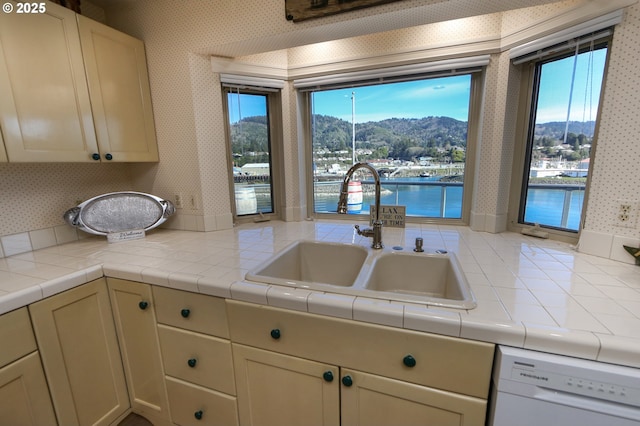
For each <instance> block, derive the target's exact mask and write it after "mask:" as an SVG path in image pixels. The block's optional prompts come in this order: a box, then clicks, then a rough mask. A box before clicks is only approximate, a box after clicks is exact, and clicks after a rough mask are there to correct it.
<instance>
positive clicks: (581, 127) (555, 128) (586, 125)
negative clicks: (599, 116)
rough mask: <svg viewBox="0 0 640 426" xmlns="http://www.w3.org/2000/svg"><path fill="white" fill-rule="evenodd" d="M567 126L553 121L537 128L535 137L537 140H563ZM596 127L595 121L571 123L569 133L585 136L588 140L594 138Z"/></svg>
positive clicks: (562, 122)
mask: <svg viewBox="0 0 640 426" xmlns="http://www.w3.org/2000/svg"><path fill="white" fill-rule="evenodd" d="M566 125H567V123H566V122H564V121H551V122H549V123H542V124H538V125H536V128H535V136H536V138H542V137H551V138H556V139H562V137H563V136H564V131H565V128H566ZM595 127H596V122H595V121H585V122H582V121H570V122H569V133H574V134H576V135H585V136H586V137H588V138H593V134H594V131H595Z"/></svg>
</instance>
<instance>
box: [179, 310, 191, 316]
mask: <svg viewBox="0 0 640 426" xmlns="http://www.w3.org/2000/svg"><path fill="white" fill-rule="evenodd" d="M180 315H182V318H189V315H191V311H190V310H189V309H183V310H181V311H180Z"/></svg>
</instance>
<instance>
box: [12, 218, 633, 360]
mask: <svg viewBox="0 0 640 426" xmlns="http://www.w3.org/2000/svg"><path fill="white" fill-rule="evenodd" d="M416 237H422V238H423V239H424V247H425V250H427V251H428V250H432V251H433V250H437V249H445V250H447V251H449V252H454V253H455V254H456V255H457V257H458V260H459V262H460V265H461V267H462V269H463V270H464V273H465V275H466V277H467V280H468V281H469V284H470V285H471V289H472V291H473V292H474V294H475V296H476V299H477V301H478V306H477V308H475V309H471V310H457V309H446V308H435V307H429V306H425V305H420V304H410V303H400V302H391V301H384V300H375V299H368V298H363V297H356V296H349V295H340V294H331V293H323V292H318V291H310V290H306V289H294V288H289V287H280V286H274V285H266V284H264V285H262V284H257V283H250V282H245V281H243V279H244V274H245V273H246V272H247V271H248V270H250V269H252V268H253V267H255V266H257V265H259V264H260V263H261V262H263V261H265V260H266V259H268V258H269V257H271V256H272V255H273V254H274V253H276V252H278V251H279V250H281V249H283V248H284V247H286V246H287V245H289V244H291V243H292V242H294V241H296V240H300V239H311V240H320V241H332V242H346V243H353V244H360V245H365V246H368V245H369V244H370V240H369V239H365V238H363V237H360V236H358V235H357V234H356V233H355V232H354V230H353V223H352V222H349V221H325V220H323V221H307V222H286V223H285V222H278V221H273V222H264V223H257V224H244V225H240V226H237V227H235V228H234V229H230V230H224V231H216V232H207V233H203V232H188V231H172V230H161V229H156V230H154V231H151V232H149V233H148V234H147V236H146V237H145V238H144V239H140V240H131V241H123V242H117V243H112V244H109V243H107V241H106V239H105V238H103V237H91V238H85V239H81V240H78V241H77V242H73V243H69V244H65V245H60V246H53V247H49V248H46V249H42V250H38V251H33V252H28V253H23V254H19V255H15V256H11V257H7V258H3V259H0V314H2V313H5V312H8V311H11V310H13V309H17V308H19V307H22V306H25V305H28V304H29V303H33V302H35V301H37V300H40V299H42V298H45V297H48V296H51V295H53V294H56V293H59V292H61V291H64V290H67V289H69V288H72V287H75V286H78V285H81V284H83V283H85V282H88V281H91V280H93V279H97V278H99V277H101V276H103V275H106V276H111V277H116V278H122V279H129V280H134V281H140V282H145V283H149V284H153V285H160V286H165V287H172V288H177V289H181V290H187V291H193V292H199V293H204V294H209V295H214V296H219V297H225V298H231V299H238V300H245V301H249V302H255V303H261V304H266V305H271V306H275V307H281V308H287V309H294V310H299V311H308V312H311V313H317V314H322V315H330V316H337V317H342V318H350V319H354V320H358V321H366V322H373V323H378V324H383V325H389V326H393V327H401V328H406V329H411V330H418V331H426V332H432V333H438V334H444V335H449V336H455V337H462V338H468V339H475V340H482V341H487V342H493V343H498V344H505V345H509V346H515V347H524V348H528V349H535V350H540V351H545V352H552V353H557V354H563V355H570V356H576V357H580V358H586V359H595V360H599V361H603V362H611V363H616V364H622V365H628V366H634V367H640V268H638V267H637V266H635V265H630V264H626V263H621V262H615V261H612V260H609V259H604V258H599V257H594V256H590V255H586V254H582V253H578V252H576V251H575V250H574V248H573V247H572V246H570V245H568V244H565V243H561V242H558V241H551V240H541V239H536V238H533V237H527V236H522V235H520V234H515V233H500V234H489V233H483V232H473V231H471V230H470V229H469V228H467V227H457V226H437V225H418V224H408V225H407V228H405V229H397V228H394V229H392V228H386V229H384V230H383V242H384V243H385V245H386V246H404V247H407V248H409V247H413V243H414V240H415V238H416ZM400 279H401V277H400Z"/></svg>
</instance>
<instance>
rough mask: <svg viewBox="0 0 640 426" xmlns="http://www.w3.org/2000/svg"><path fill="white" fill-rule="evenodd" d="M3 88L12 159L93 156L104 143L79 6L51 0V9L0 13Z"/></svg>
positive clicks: (1, 120)
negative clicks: (97, 120) (88, 78)
mask: <svg viewBox="0 0 640 426" xmlns="http://www.w3.org/2000/svg"><path fill="white" fill-rule="evenodd" d="M9 3H10V4H13V5H14V9H15V4H16V2H13V1H9ZM0 93H2V96H0V128H1V131H2V134H3V138H4V144H5V147H6V149H7V155H8V158H9V161H11V162H35V161H38V162H43V161H49V162H51V161H93V160H91V155H92V154H93V153H97V152H98V145H97V141H96V133H95V128H94V125H93V117H92V114H91V102H90V100H89V90H88V87H87V82H86V79H85V71H84V64H83V59H82V50H81V48H80V36H79V32H78V24H77V23H76V14H75V13H74V12H73V11H71V10H69V9H66V8H64V7H61V6H58V5H55V4H53V3H50V2H47V8H46V13H38V14H28V15H23V14H17V13H1V14H0Z"/></svg>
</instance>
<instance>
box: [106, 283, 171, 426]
mask: <svg viewBox="0 0 640 426" xmlns="http://www.w3.org/2000/svg"><path fill="white" fill-rule="evenodd" d="M107 284H108V286H109V295H110V296H111V297H110V298H111V306H112V308H113V317H114V321H115V324H116V329H117V332H118V342H119V343H120V353H121V355H122V362H123V364H124V370H125V374H126V377H127V387H128V389H129V396H130V401H131V408H132V409H133V411H134V412H136V413H138V414H140V415H142V416H144V417H146V418H147V419H149V420H152V421H153V423H154V424H156V425H158V424H160V423H161V422H162V421H164V422H168V421H169V419H170V416H169V410H168V407H169V402H168V399H167V391H166V388H165V385H164V375H163V372H162V360H161V358H160V344H159V341H158V333H157V331H156V318H155V311H154V304H153V301H152V297H151V286H150V285H148V284H142V283H136V282H132V281H124V280H119V279H115V278H107Z"/></svg>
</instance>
